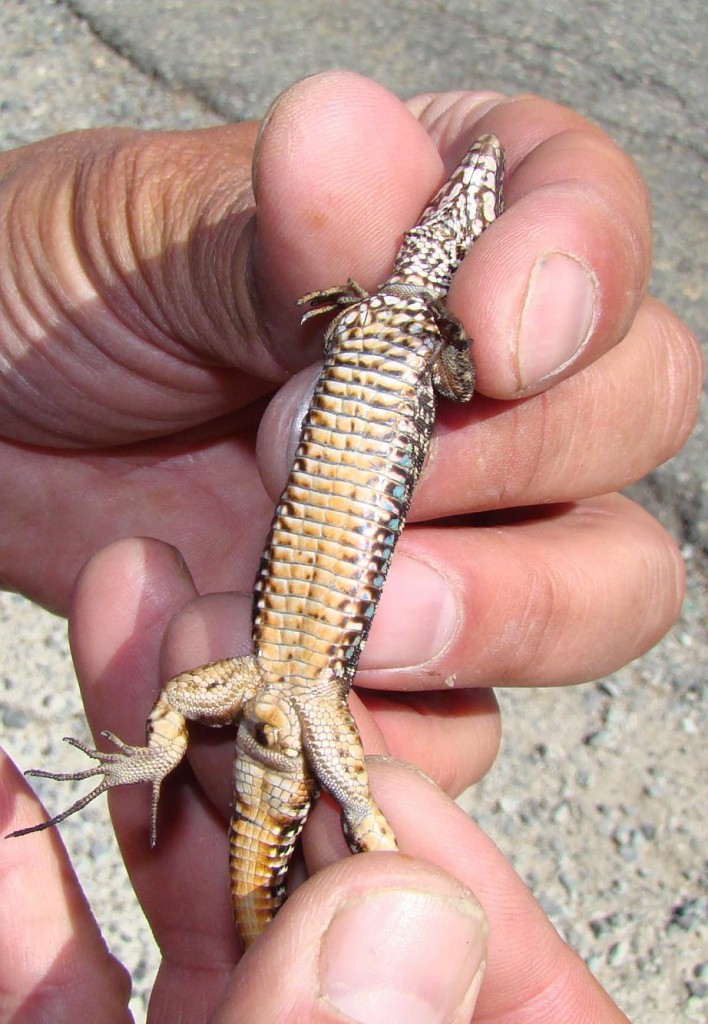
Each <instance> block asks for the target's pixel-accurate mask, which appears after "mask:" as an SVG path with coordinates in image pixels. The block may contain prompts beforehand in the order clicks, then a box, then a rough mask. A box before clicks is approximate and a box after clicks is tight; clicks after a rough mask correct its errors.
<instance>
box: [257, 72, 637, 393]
mask: <svg viewBox="0 0 708 1024" xmlns="http://www.w3.org/2000/svg"><path fill="white" fill-rule="evenodd" d="M423 127H424V128H425V129H427V131H424V130H423ZM486 131H493V132H496V133H497V134H499V135H500V137H501V140H502V142H503V143H504V144H505V145H506V146H507V148H508V150H509V166H510V171H509V174H508V181H507V196H508V203H507V210H506V213H505V214H504V216H503V217H501V218H500V219H499V220H498V222H497V223H495V224H494V225H492V227H491V228H490V229H489V230H488V231H487V232H485V234H484V235H483V236H482V238H481V239H479V241H478V242H477V243H476V244H475V245H474V246H473V247H472V249H471V252H470V254H469V255H468V257H467V259H466V260H465V262H464V264H463V266H462V268H461V269H460V271H459V272H458V274H457V276H456V279H455V281H454V282H453V287H452V289H451V293H450V307H451V309H452V311H453V312H454V313H456V314H458V315H459V316H461V318H462V320H463V322H464V323H465V326H466V327H467V329H468V331H469V333H470V335H471V336H472V337H473V338H474V339H475V342H476V347H475V354H476V359H477V363H478V367H479V387H480V390H481V391H483V392H484V393H485V394H488V395H494V396H496V397H506V398H510V397H514V396H517V395H520V394H522V393H528V392H529V391H531V390H535V389H538V388H539V387H545V386H546V385H547V384H548V383H549V382H550V381H552V380H554V379H558V378H560V377H566V376H569V375H570V374H571V373H572V372H575V371H576V370H578V369H580V368H582V367H584V366H587V365H589V364H590V363H591V362H592V361H593V360H594V359H596V358H598V356H599V355H601V354H602V353H603V352H605V351H607V349H608V348H610V347H611V346H612V345H614V344H616V343H617V342H618V341H619V340H620V339H621V338H622V337H623V335H624V334H625V333H626V330H627V328H628V327H629V325H630V323H631V321H632V319H633V317H634V314H635V311H636V309H637V306H638V304H639V301H640V298H641V295H642V293H643V289H644V287H645V284H646V279H647V275H648V271H649V262H650V253H651V242H650V219H649V206H648V201H647V197H646V191H645V189H644V186H643V184H642V182H641V179H640V177H639V175H638V173H637V172H636V169H635V168H634V166H633V164H632V163H631V161H630V160H629V158H628V157H626V156H625V155H624V154H623V153H622V152H621V151H620V150H619V149H618V148H617V147H616V146H615V145H614V144H613V143H612V142H611V141H610V140H609V138H608V137H607V136H606V135H604V134H603V133H602V132H600V131H599V129H597V128H596V127H594V126H592V125H590V124H589V123H588V122H586V121H584V120H583V119H582V118H580V117H579V116H578V115H577V114H575V113H573V112H572V111H570V110H566V109H565V108H562V107H558V106H556V105H554V104H551V103H548V102H547V101H542V100H538V99H533V98H521V99H518V98H517V99H514V100H509V101H504V100H502V99H498V101H497V102H496V104H495V103H494V102H493V101H490V97H489V94H469V95H467V96H461V97H458V99H457V102H456V103H455V104H454V105H452V106H451V107H448V108H447V109H446V110H445V111H444V112H442V113H441V112H439V111H437V112H435V113H433V114H430V112H429V113H428V116H426V117H424V125H423V126H421V124H420V122H418V121H415V120H413V119H410V116H409V115H408V113H407V112H406V111H405V109H404V108H403V106H402V105H400V104H398V103H397V101H395V99H394V98H393V97H391V96H390V95H389V94H388V93H386V92H385V91H384V90H382V89H381V88H380V87H378V86H376V85H374V84H373V83H371V82H368V81H366V80H364V79H361V78H359V77H358V76H355V75H351V74H345V73H341V72H336V73H328V74H324V75H320V76H316V77H313V78H309V79H305V80H304V81H302V82H299V83H297V84H296V85H295V86H293V87H292V88H291V89H290V90H288V92H287V93H285V94H284V95H283V96H281V97H280V98H279V100H278V102H277V104H276V105H275V106H274V108H273V109H272V110H271V112H270V115H269V117H268V119H267V122H266V125H265V127H264V130H263V133H262V135H261V138H260V142H259V149H258V163H257V173H256V197H257V201H258V209H259V215H258V231H257V236H256V242H255V249H254V254H255V256H254V266H255V280H256V287H258V282H259V281H261V280H262V281H263V287H265V282H266V281H267V286H268V291H269V294H270V293H271V292H273V294H274V295H275V297H276V298H277V299H278V300H279V301H278V302H276V309H278V308H279V309H281V310H287V309H288V306H289V303H291V302H292V301H293V300H294V299H295V298H296V297H297V296H298V295H300V294H302V293H303V292H305V291H310V290H312V289H315V288H322V287H327V286H329V285H331V284H333V283H335V284H336V283H339V282H340V281H344V280H346V279H347V277H354V278H356V279H357V280H359V281H360V283H361V284H363V285H364V287H366V288H371V287H376V285H378V283H379V282H380V281H382V280H383V279H384V278H385V277H386V275H387V273H388V272H389V270H390V266H391V263H392V260H393V257H394V255H395V252H396V249H397V246H398V245H399V242H400V238H401V235H402V232H403V231H404V230H406V229H407V228H409V227H411V225H412V224H413V223H414V222H415V220H416V218H417V216H418V214H419V212H420V210H421V208H422V207H423V206H424V204H425V203H426V202H427V201H428V200H429V199H430V197H431V195H432V193H433V192H434V191H435V188H436V187H437V186H438V185H439V184H440V182H441V180H442V179H443V177H444V174H445V172H446V171H447V173H449V172H450V171H451V170H452V168H453V166H454V164H455V163H456V162H457V161H458V160H459V159H460V158H461V157H462V155H463V153H464V151H465V149H466V148H467V147H468V146H469V145H470V143H471V141H472V140H473V138H474V137H475V136H476V135H479V134H480V133H482V132H486ZM428 133H429V134H428ZM436 146H439V147H440V150H441V155H439V154H438V151H437V149H436ZM441 156H442V160H441ZM443 160H444V162H445V165H446V168H445V170H443V166H442V162H443ZM354 168H356V171H353V169H354ZM286 183H287V185H286ZM293 196H295V197H296V198H295V201H293ZM372 197H375V202H372ZM266 268H267V269H268V270H269V271H271V274H270V276H268V277H266ZM274 268H275V270H276V274H275V277H273V274H272V271H273V269H274ZM271 326H272V328H273V330H274V331H275V332H281V333H282V332H283V331H284V330H288V329H291V320H290V318H289V317H288V318H287V319H286V321H283V320H273V321H272V323H271ZM274 341H275V343H276V344H278V339H277V337H276V336H274ZM279 344H280V353H281V356H280V358H282V359H285V360H288V359H289V363H288V365H290V366H295V365H297V364H296V360H297V359H298V357H299V356H300V355H301V351H300V350H299V349H298V348H297V346H293V345H292V343H291V344H290V346H289V347H288V348H286V347H285V346H286V340H285V338H284V337H282V338H281V339H280V342H279Z"/></svg>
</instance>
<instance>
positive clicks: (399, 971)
mask: <svg viewBox="0 0 708 1024" xmlns="http://www.w3.org/2000/svg"><path fill="white" fill-rule="evenodd" d="M486 932H487V929H486V923H485V920H484V915H483V913H482V910H481V908H480V907H479V906H478V905H477V904H475V903H473V902H472V900H471V899H465V898H463V897H460V898H459V899H454V898H446V897H443V896H441V895H438V894H436V893H432V892H411V891H410V890H390V889H389V890H381V891H378V892H376V891H372V892H369V893H367V894H366V895H364V896H361V897H357V898H355V899H352V900H349V901H347V903H345V904H344V905H343V907H342V908H341V909H340V910H339V911H338V912H337V914H336V915H335V916H334V918H333V919H332V922H331V923H330V926H329V928H328V929H327V932H326V933H325V936H324V941H323V946H322V953H321V956H320V965H319V967H320V970H319V975H320V992H321V994H322V995H323V996H324V998H325V999H327V1000H328V1001H329V1003H330V1004H331V1005H332V1006H333V1007H334V1008H335V1009H337V1010H339V1011H340V1012H341V1013H344V1014H346V1015H347V1017H348V1018H349V1019H350V1020H352V1021H357V1022H358V1024H390V1021H406V1022H407V1024H445V1022H449V1021H451V1020H452V1019H454V1018H455V1015H456V1014H458V1013H459V1012H460V1011H461V1009H464V1010H465V1011H466V1012H468V1011H471V1008H472V1006H473V1005H474V1000H475V999H476V995H477V992H478V991H479V986H480V984H481V980H482V974H483V971H484V962H485V955H486Z"/></svg>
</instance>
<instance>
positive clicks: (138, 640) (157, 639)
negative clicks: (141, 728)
mask: <svg viewBox="0 0 708 1024" xmlns="http://www.w3.org/2000/svg"><path fill="white" fill-rule="evenodd" d="M194 595H195V588H194V583H193V582H192V579H191V577H190V575H189V573H188V570H187V568H186V566H185V563H184V560H183V559H182V557H181V555H180V553H179V552H178V551H177V549H176V548H174V547H173V546H172V545H170V544H166V543H164V542H162V541H158V540H155V539H152V538H145V537H131V538H124V539H122V540H119V541H115V542H114V543H112V544H109V545H107V546H106V547H104V548H102V549H101V550H100V551H98V552H96V554H95V555H93V556H92V557H91V558H90V559H89V561H88V562H87V563H86V565H85V566H84V568H83V569H82V571H81V572H80V573H79V576H78V578H77V580H76V584H75V586H74V590H73V593H72V598H71V605H70V614H69V640H70V643H71V649H72V655H73V657H74V662H75V665H76V671H77V675H78V677H79V680H80V682H81V684H82V688H83V689H84V697H85V700H86V701H87V705H91V704H92V702H93V701H95V700H97V699H101V695H103V699H105V700H106V701H107V702H110V707H111V711H112V713H113V714H115V715H116V716H120V715H121V714H122V712H121V708H123V709H124V712H125V714H126V715H130V714H131V712H134V710H135V708H143V705H144V702H145V694H144V691H145V689H146V687H148V686H149V687H151V688H154V686H155V684H156V682H157V680H158V678H159V663H160V650H161V645H162V638H163V634H164V631H165V628H166V626H167V623H168V622H169V620H170V619H171V617H172V616H173V615H174V614H175V612H176V611H177V610H178V609H179V608H180V607H181V606H182V605H184V604H185V603H186V602H187V601H189V600H191V599H192V598H193V597H194ZM115 687H118V688H119V689H120V692H122V693H123V694H125V693H126V691H127V690H132V696H133V697H134V698H135V699H134V701H133V700H126V701H125V702H121V704H120V705H116V703H115V699H114V697H112V696H111V691H113V693H115V689H114V688H115ZM140 714H142V717H143V719H144V717H145V715H144V711H142V712H140ZM100 720H101V721H104V719H103V717H102V716H101V718H100ZM112 721H113V722H115V719H112ZM116 724H117V725H118V728H117V730H116V731H118V732H120V729H122V728H123V726H122V725H120V723H116Z"/></svg>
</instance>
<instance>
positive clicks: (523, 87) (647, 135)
mask: <svg viewBox="0 0 708 1024" xmlns="http://www.w3.org/2000/svg"><path fill="white" fill-rule="evenodd" d="M706 38H707V30H706V18H705V11H704V6H703V4H702V3H700V2H699V0H684V2H682V3H681V4H678V5H677V4H670V3H668V2H667V0H662V2H659V3H656V4H653V5H649V4H641V3H638V2H635V3H622V2H615V3H612V2H608V0H600V2H596V3H593V4H577V3H576V2H572V0H551V2H545V3H543V2H539V0H531V2H529V0H524V2H521V0H512V2H510V3H503V4H502V3H495V2H491V0H488V2H483V3H477V4H467V3H462V2H436V3H413V2H409V3H400V2H399V3H390V4H381V3H380V2H377V3H373V2H370V0H360V2H358V3H357V4H356V5H352V6H351V7H349V6H345V5H341V4H327V3H322V2H320V3H304V2H289V3H285V2H274V3H267V4H256V3H237V2H225V0H223V2H218V0H210V2H199V0H196V2H192V3H188V2H178V0H175V2H165V0H157V2H153V3H152V4H150V5H147V4H145V3H144V2H140V0H115V2H109V0H73V2H67V3H51V2H49V0H26V2H22V0H3V4H2V18H1V19H0V43H1V44H2V45H0V145H2V147H3V148H4V149H8V148H12V147H15V146H19V145H22V144H24V143H26V142H30V141H33V140H35V139H39V138H44V137H46V136H49V135H53V134H56V133H58V132H62V131H68V130H71V129H75V128H88V127H92V126H98V125H117V124H122V125H136V126H141V127H150V128H189V127H196V126H204V125H209V124H217V123H220V122H221V121H223V120H224V119H240V118H244V117H257V116H259V115H261V114H262V113H263V111H264V110H265V108H266V107H267V105H268V104H269V103H270V101H271V100H272V98H273V97H274V96H275V95H276V94H277V93H278V92H279V91H280V90H281V89H282V88H284V87H285V86H287V85H288V84H289V83H290V82H291V81H293V80H294V79H296V78H299V77H301V76H302V75H304V74H308V73H311V72H314V71H318V70H322V69H325V68H331V67H348V68H351V69H354V70H356V71H359V72H361V73H363V74H366V75H369V76H371V77H372V78H374V79H376V80H377V81H379V82H381V83H382V84H384V85H386V86H387V87H389V88H390V89H391V90H392V91H394V92H396V93H398V94H400V95H410V94H413V93H415V92H420V91H424V90H426V91H427V90H431V89H440V90H448V89H460V88H480V87H485V88H495V89H500V90H504V91H506V92H509V93H514V92H521V91H523V92H529V91H530V92H537V93H540V94H542V95H544V96H546V97H548V98H551V99H554V100H557V101H560V102H564V103H567V104H569V105H570V106H573V107H575V108H576V109H578V110H579V111H581V112H582V113H583V114H585V115H587V116H588V117H590V118H592V119H594V120H596V121H597V122H599V123H600V124H601V125H602V126H603V127H604V128H606V129H607V130H608V131H609V132H610V134H611V135H612V136H613V137H614V138H615V139H616V140H617V141H618V142H619V143H620V144H621V145H622V146H623V147H624V148H626V149H627V150H628V151H629V152H630V153H631V154H632V155H633V156H634V158H635V160H636V161H637V163H638V164H639V167H640V169H641V171H642V173H643V174H644V176H645V178H646V180H647V182H648V184H649V188H650V191H651V194H652V198H653V203H654V211H655V228H656V253H655V269H654V275H653V281H652V287H653V291H654V292H655V293H656V294H658V295H659V296H660V297H661V298H663V299H664V300H665V301H667V302H669V303H670V304H671V305H672V306H673V307H674V308H675V309H676V310H677V311H678V312H679V314H680V315H681V316H682V317H684V318H685V319H686V320H687V322H688V323H689V324H690V325H691V326H692V327H693V329H694V330H695V331H696V332H697V333H698V334H699V335H700V333H701V332H702V331H703V326H704V324H705V321H706V294H705V281H706V266H705V264H706V256H707V254H708V246H706V210H705V195H706V190H705V167H706V159H705V141H706V135H705V115H704V111H705V93H706V71H705V68H706V63H707V61H706ZM669 169H670V174H669V173H667V171H668V170H669ZM707 441H708V438H707V437H706V424H705V415H704V417H703V419H702V421H701V423H700V424H699V426H698V428H697V430H696V432H695V434H694V436H693V438H692V439H691V441H690V442H689V444H688V445H687V446H686V448H685V449H684V450H683V451H682V452H681V453H680V455H679V456H677V457H676V458H675V459H674V460H672V461H671V462H670V463H668V464H666V465H664V466H662V467H660V468H659V469H658V470H657V471H656V472H654V473H653V474H652V475H651V476H650V477H649V478H648V479H647V480H645V481H642V482H641V483H640V484H638V485H636V487H635V488H633V493H634V496H635V497H637V498H638V499H639V500H640V501H642V503H643V504H644V505H645V506H646V507H648V508H649V509H650V510H651V511H652V512H653V513H654V514H655V515H657V516H658V517H659V518H660V519H661V521H662V522H663V523H664V524H665V525H666V526H667V527H668V528H669V529H670V530H671V531H672V533H673V534H674V536H675V537H676V538H677V539H678V541H679V543H680V545H681V548H682V551H683V554H684V556H685V559H686V564H687V567H688V573H689V583H688V593H687V599H686V604H685V608H684V612H683V614H682V617H681V619H680V620H679V622H678V623H677V625H676V627H675V628H674V629H673V630H672V632H671V633H670V634H669V636H668V637H667V638H666V639H665V640H664V641H663V642H662V643H661V644H660V645H659V647H658V648H656V649H655V650H654V651H653V652H651V653H649V654H648V655H646V656H645V657H643V658H641V659H640V660H638V661H637V662H634V663H633V664H632V665H631V666H629V667H628V668H626V669H624V670H623V671H621V672H618V673H616V674H615V675H614V676H612V677H611V678H610V679H607V680H603V681H601V682H599V683H595V684H590V685H588V686H586V687H583V688H580V689H578V688H574V689H573V690H568V691H564V692H562V693H558V692H553V693H538V692H533V693H532V692H518V691H517V692H513V693H504V694H502V695H501V700H502V704H503V708H504V714H505V742H504V747H503V750H502V754H501V756H500V758H499V760H498V762H497V765H496V766H495V768H494V770H493V771H492V773H491V774H490V776H489V777H488V778H487V779H485V780H484V781H483V783H481V784H480V785H479V786H478V787H477V788H476V789H475V790H474V791H473V792H472V793H470V794H468V795H467V797H466V798H465V806H467V807H468V808H469V809H470V810H471V811H472V812H473V813H474V815H475V817H476V819H477V820H478V821H479V822H480V823H481V824H482V825H483V827H484V828H485V829H487V830H488V831H489V832H490V834H491V835H492V836H493V837H494V838H495V839H496V841H497V842H498V843H499V845H500V846H501V847H502V849H503V850H504V851H505V852H506V853H507V855H509V856H510V857H511V858H512V860H513V862H514V864H515V866H516V868H517V870H518V871H519V872H520V873H521V875H522V876H523V877H524V878H525V879H526V881H527V882H528V883H529V885H530V886H531V888H532V889H533V891H534V892H535V894H536V896H537V897H538V899H539V900H540V902H541V904H542V905H543V906H544V908H545V909H546V910H547V911H548V912H549V914H550V915H551V917H552V919H553V921H554V923H555V924H556V927H557V928H558V929H559V930H560V931H561V933H562V934H563V935H564V936H565V937H566V938H567V939H568V941H569V942H570V943H571V944H572V945H573V946H574V947H575V948H576V949H578V950H579V951H580V952H581V954H582V955H583V956H584V957H585V958H586V960H587V961H588V963H589V964H590V965H591V967H592V969H593V970H594V972H595V973H596V975H597V976H598V977H599V978H600V980H601V981H602V983H603V984H604V985H605V986H606V987H607V988H608V989H609V991H610V992H611V993H612V995H613V997H614V998H615V999H616V1000H617V1001H618V1003H619V1004H620V1006H621V1007H622V1008H623V1009H624V1011H625V1012H626V1013H627V1014H628V1016H629V1017H630V1018H631V1019H633V1020H636V1021H640V1020H641V1021H642V1022H643V1024H658V1022H660V1021H681V1022H699V1021H701V1022H702V1021H705V1020H706V1018H707V1017H708V964H707V963H706V960H708V952H707V948H708V944H707V942H706V939H707V937H708V925H707V923H706V921H707V917H708V914H707V909H708V898H707V896H706V887H705V877H706V875H705V848H706V834H705V819H706V806H705V798H704V789H705V778H706V767H707V765H706V752H705V751H706V745H705V740H704V736H705V733H706V724H707V723H706V712H705V704H702V703H701V698H702V693H703V681H704V678H705V667H704V666H705V662H706V659H705V655H706V650H707V649H708V642H707V641H708V638H707V635H706V608H707V605H708V602H707V601H706V592H707V590H708V587H707V585H706V566H707V565H708V557H707V556H708V525H707V523H708V517H707V516H706V496H707V487H706V483H705V448H706V442H707ZM30 681H31V685H30ZM559 723H562V727H559ZM84 728H85V727H84V726H83V725H82V714H81V708H80V701H79V699H78V696H77V694H76V686H75V682H74V677H73V672H72V669H71V665H70V660H69V657H68V653H67V646H66V635H65V624H64V623H63V622H62V621H61V620H58V619H55V618H53V617H52V616H49V615H48V614H47V613H45V612H43V611H41V610H39V609H37V608H34V607H33V606H31V605H29V604H28V603H27V602H25V601H23V599H21V598H19V597H17V596H14V595H0V738H2V741H3V743H4V744H5V745H7V747H8V748H9V750H10V752H11V753H12V754H13V755H14V756H15V757H16V759H17V761H18V762H19V763H20V764H22V765H23V766H27V765H30V764H37V763H38V754H39V755H40V759H42V760H45V761H46V759H47V758H48V757H49V756H52V757H53V756H55V755H54V750H55V749H56V748H57V746H58V740H59V738H60V737H61V735H65V734H72V733H73V734H74V735H81V734H82V729H84ZM84 735H85V732H84ZM57 756H58V755H57ZM72 763H75V762H72ZM48 799H49V800H51V799H52V798H51V797H48ZM63 835H64V837H65V840H66V842H67V845H68V846H69V848H70V850H71V853H72V856H73V858H74V860H75V863H76V866H77V870H78V872H79V875H80V877H81V880H82V883H83V885H84V886H85V888H86V891H87V893H88V894H89V898H90V899H91V902H92V905H93V907H94V910H95V912H96V914H97V916H98V918H99V920H100V921H101V924H102V927H103V928H104V931H105V934H106V936H107V940H108V942H109V944H110V946H111V948H112V949H113V950H114V951H115V952H116V953H117V954H118V955H119V956H120V957H121V958H122V959H123V960H124V961H125V962H126V963H127V965H128V966H129V968H130V970H131V972H132V975H133V979H134V984H135V996H134V999H133V1010H134V1013H135V1016H136V1020H142V1019H144V1016H145V999H146V993H147V992H148V991H149V987H150V983H151V979H152V976H153V973H154V970H155V966H156V963H157V953H156V950H155V947H154V943H153V941H152V939H151V936H150V933H149V930H148V928H147V926H146V924H145V922H144V921H143V920H142V918H141V916H140V912H139V910H138V908H137V905H136V904H135V901H134V899H133V898H132V895H131V893H130V891H129V889H128V886H127V883H125V884H123V883H119V882H118V879H119V877H120V871H121V866H120V862H119V857H118V854H117V852H116V850H115V847H114V846H113V845H112V841H111V839H110V830H109V826H108V823H107V815H106V811H105V808H104V807H103V806H97V805H93V806H92V807H91V808H90V809H89V810H88V811H87V812H85V813H84V815H82V817H81V819H80V820H77V819H73V820H72V821H69V822H67V823H66V826H65V827H64V828H63Z"/></svg>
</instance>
